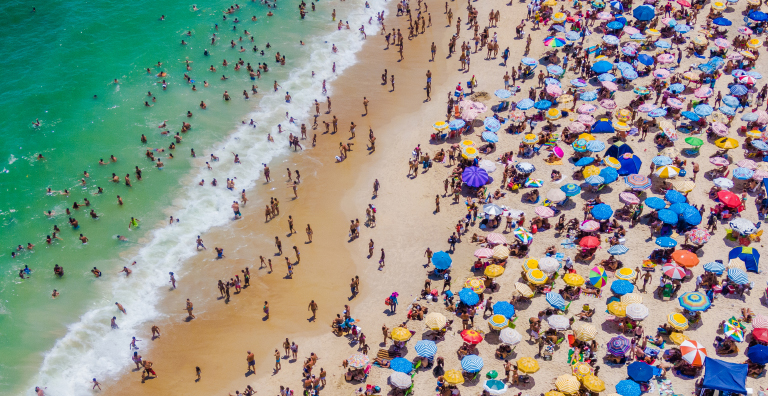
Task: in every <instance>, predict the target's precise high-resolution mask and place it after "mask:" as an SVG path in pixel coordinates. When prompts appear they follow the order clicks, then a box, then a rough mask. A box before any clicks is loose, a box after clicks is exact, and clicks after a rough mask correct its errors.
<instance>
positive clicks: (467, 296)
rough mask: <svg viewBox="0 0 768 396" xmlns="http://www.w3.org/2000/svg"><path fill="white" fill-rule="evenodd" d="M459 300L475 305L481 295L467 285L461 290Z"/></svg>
mask: <svg viewBox="0 0 768 396" xmlns="http://www.w3.org/2000/svg"><path fill="white" fill-rule="evenodd" d="M459 300H461V302H463V303H464V304H467V305H475V304H477V303H479V302H480V296H478V295H477V293H475V292H474V291H473V290H472V289H470V288H468V287H465V288H463V289H461V290H460V291H459Z"/></svg>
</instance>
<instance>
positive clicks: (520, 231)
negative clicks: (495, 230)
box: [512, 227, 533, 245]
mask: <svg viewBox="0 0 768 396" xmlns="http://www.w3.org/2000/svg"><path fill="white" fill-rule="evenodd" d="M512 233H513V234H515V237H517V239H519V240H520V242H522V243H524V244H526V245H527V244H529V243H531V241H533V234H531V233H530V232H528V230H526V229H525V228H523V227H517V228H515V230H514V231H512Z"/></svg>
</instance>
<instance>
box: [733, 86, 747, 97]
mask: <svg viewBox="0 0 768 396" xmlns="http://www.w3.org/2000/svg"><path fill="white" fill-rule="evenodd" d="M730 91H731V95H735V96H741V95H746V93H747V92H749V89H747V87H745V86H744V85H741V84H736V85H731V88H730Z"/></svg>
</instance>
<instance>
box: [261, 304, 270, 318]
mask: <svg viewBox="0 0 768 396" xmlns="http://www.w3.org/2000/svg"><path fill="white" fill-rule="evenodd" d="M262 309H263V310H264V315H265V316H264V317H265V318H267V319H269V303H268V302H267V301H264V308H262Z"/></svg>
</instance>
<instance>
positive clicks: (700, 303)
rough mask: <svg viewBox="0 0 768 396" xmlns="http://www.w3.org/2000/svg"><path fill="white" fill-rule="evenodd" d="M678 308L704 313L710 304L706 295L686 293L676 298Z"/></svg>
mask: <svg viewBox="0 0 768 396" xmlns="http://www.w3.org/2000/svg"><path fill="white" fill-rule="evenodd" d="M677 302H679V303H680V306H681V307H683V308H685V309H687V310H689V311H706V310H707V309H709V306H710V305H711V302H710V301H709V298H707V295H706V294H704V293H702V292H686V293H683V295H682V296H680V297H678V298H677Z"/></svg>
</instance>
